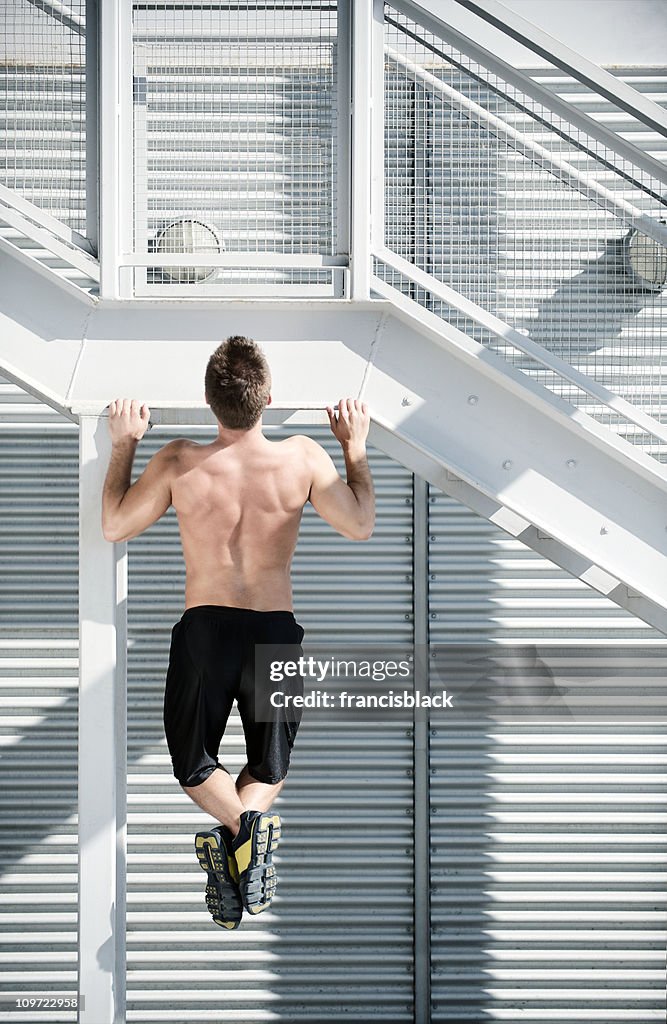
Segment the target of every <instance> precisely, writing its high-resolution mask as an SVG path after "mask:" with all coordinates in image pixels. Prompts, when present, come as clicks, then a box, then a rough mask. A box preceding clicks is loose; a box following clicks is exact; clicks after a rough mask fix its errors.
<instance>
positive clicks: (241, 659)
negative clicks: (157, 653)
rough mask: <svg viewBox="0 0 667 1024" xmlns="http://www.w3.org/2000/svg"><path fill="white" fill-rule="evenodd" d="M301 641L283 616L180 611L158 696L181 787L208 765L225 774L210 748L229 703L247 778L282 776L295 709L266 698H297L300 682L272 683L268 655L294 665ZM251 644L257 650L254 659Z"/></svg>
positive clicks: (206, 608)
mask: <svg viewBox="0 0 667 1024" xmlns="http://www.w3.org/2000/svg"><path fill="white" fill-rule="evenodd" d="M303 636H304V631H303V628H302V627H301V626H300V625H299V623H298V622H297V621H296V619H295V618H294V615H293V614H292V612H289V611H272V612H258V611H253V610H251V609H247V608H232V607H227V606H226V605H217V604H204V605H196V606H194V607H192V608H186V610H185V611H184V613H183V615H182V616H181V618H180V619H179V621H178V622H177V623H176V625H175V626H174V627H173V629H172V631H171V647H170V651H169V668H168V670H167V679H166V685H165V691H164V730H165V734H166V737H167V745H168V747H169V753H170V754H171V761H172V765H173V769H174V775H175V776H176V778H177V779H178V781H179V782H180V783H181V785H183V786H198V785H200V784H201V783H202V782H204V781H205V780H206V779H207V778H208V776H209V775H210V774H211V773H212V772H214V771H215V769H216V768H222V769H223V771H226V770H227V769H226V768H224V766H223V765H221V764H220V762H219V761H218V750H219V748H220V741H221V739H222V735H223V733H224V731H225V726H226V725H227V720H228V718H229V714H230V712H231V710H232V704H233V702H234V701H235V700H236V702H237V704H238V709H239V714H240V716H241V722H242V723H243V732H244V734H245V743H246V753H247V757H248V771H249V772H250V774H251V775H252V777H253V778H255V779H257V780H258V781H259V782H266V783H270V784H271V783H275V782H279V781H280V780H281V779H283V778H284V777H285V776H286V775H287V769H288V767H289V760H290V753H291V751H292V745H293V744H294V739H295V737H296V732H297V729H298V727H299V722H300V720H301V709H300V708H294V706H293V704H291V703H290V702H286V701H285V700H284V698H280V700H279V703H280V704H281V705H283V706H279V707H274V706H273V704H274V702H275V700H276V699H275V698H274V701H271V700H270V694H271V693H272V692H274V691H277V690H280V691H283V692H285V691H287V690H289V693H290V694H292V695H296V694H303V677H302V676H292V677H290V678H289V679H286V680H285V681H284V682H280V683H279V684H277V683H275V682H272V681H271V679H270V671H269V665H270V662H271V660H272V659H271V658H270V657H269V654H271V653H272V652H274V651H275V654H276V656H277V658H278V659H279V660H281V661H284V660H298V658H299V657H300V656H301V655H302V653H303V651H302V648H301V641H302V640H303ZM256 644H262V645H265V646H262V647H261V648H259V649H258V653H257V655H256V650H255V645H256ZM268 645H270V646H268ZM267 652H268V654H267ZM285 704H287V705H288V706H286V707H285V706H284V705H285Z"/></svg>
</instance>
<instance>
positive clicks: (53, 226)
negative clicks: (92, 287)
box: [0, 182, 92, 256]
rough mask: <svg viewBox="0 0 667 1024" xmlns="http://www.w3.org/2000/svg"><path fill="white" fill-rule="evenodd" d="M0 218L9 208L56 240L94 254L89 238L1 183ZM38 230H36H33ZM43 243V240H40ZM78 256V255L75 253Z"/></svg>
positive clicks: (29, 227)
mask: <svg viewBox="0 0 667 1024" xmlns="http://www.w3.org/2000/svg"><path fill="white" fill-rule="evenodd" d="M0 203H2V204H3V206H0V216H3V215H4V208H5V207H9V208H10V209H12V210H14V211H15V212H16V213H17V214H18V215H19V216H21V217H22V218H24V219H25V220H27V221H34V222H35V224H36V225H37V226H38V227H41V228H44V229H45V231H49V232H50V233H51V234H52V235H54V236H55V238H56V239H60V240H61V241H62V242H65V243H66V244H67V245H69V246H76V247H77V248H78V249H81V250H82V251H83V252H84V253H87V254H88V255H91V254H92V247H91V245H90V242H89V240H88V239H87V238H84V236H83V235H81V234H79V232H78V231H75V230H74V228H70V227H68V226H67V225H66V224H63V222H62V221H60V220H57V219H56V218H55V217H52V216H51V214H50V213H47V211H46V210H42V209H40V207H39V206H35V204H34V203H31V202H30V200H29V199H25V198H24V196H22V195H21V194H20V192H17V191H16V190H15V189H13V188H8V187H7V185H4V184H2V183H1V182H0ZM31 227H33V226H32V225H28V228H27V231H26V234H27V233H29V231H30V229H31ZM33 229H34V230H36V228H33ZM40 241H41V239H40ZM74 255H75V256H76V255H77V254H76V253H74Z"/></svg>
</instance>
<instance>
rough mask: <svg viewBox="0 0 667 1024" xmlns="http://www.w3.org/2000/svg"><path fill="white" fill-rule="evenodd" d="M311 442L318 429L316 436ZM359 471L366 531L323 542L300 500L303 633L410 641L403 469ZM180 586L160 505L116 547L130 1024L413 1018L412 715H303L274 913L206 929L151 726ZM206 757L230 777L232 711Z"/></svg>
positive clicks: (183, 805) (193, 821) (186, 811)
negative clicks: (122, 643) (125, 578)
mask: <svg viewBox="0 0 667 1024" xmlns="http://www.w3.org/2000/svg"><path fill="white" fill-rule="evenodd" d="M183 433H187V434H188V436H194V437H196V438H197V439H200V440H202V441H208V440H211V439H212V438H213V437H214V436H215V432H214V431H213V430H212V429H211V428H199V429H198V428H192V427H190V428H187V427H185V428H181V430H180V434H183ZM285 433H286V430H285V428H274V429H272V433H271V436H272V437H276V438H279V437H281V436H285ZM328 433H329V432H328V429H327V431H326V434H328ZM312 434H313V436H316V437H317V438H318V439H323V438H324V437H325V431H324V430H323V429H322V428H314V429H313V431H312ZM173 436H179V432H178V429H177V428H166V427H161V428H156V429H155V430H154V431H153V432H152V433H151V436H150V437H149V438H148V439H147V440H145V441H143V442H142V444H141V446H140V450H139V456H138V460H137V468H139V467H140V466H141V465H142V464H143V463H144V462H145V460H146V459H147V458H148V457H149V455H150V454H151V452H152V451H153V450H154V449H155V448H156V447H157V446H158V445H161V444H163V443H164V442H165V441H166V440H168V439H169V438H171V437H173ZM327 446H328V447H329V449H330V450H331V451H332V452H333V449H334V448H338V446H337V445H336V443H335V442H333V443H331V444H330V443H329V442H327ZM371 464H372V469H373V474H374V478H375V483H376V487H377V492H378V507H379V511H378V522H377V527H376V531H375V533H374V535H373V538H372V540H371V541H369V542H367V543H363V544H354V543H352V542H349V541H345V540H343V539H342V538H339V537H337V536H336V535H335V534H334V533H333V531H332V530H331V529H330V528H329V527H328V526H327V525H326V524H325V523H323V522H322V521H321V520H319V519H318V518H317V517H316V516H315V514H314V513H313V512H312V509H311V510H307V511H306V514H305V516H304V522H303V525H302V534H301V538H300V541H299V545H298V549H297V555H296V558H295V564H294V581H295V609H296V616H297V619H298V620H299V621H300V622H301V623H302V624H303V626H304V628H305V629H306V642H310V643H331V642H336V643H341V644H344V643H350V642H353V643H356V644H359V643H375V644H382V643H387V644H390V643H392V642H393V643H395V642H397V641H398V642H403V643H410V642H411V640H412V628H413V626H412V576H411V574H412V504H411V499H412V478H411V474H410V473H408V472H407V471H406V470H404V469H402V468H401V467H399V466H398V465H397V464H395V463H393V462H391V461H390V460H389V459H387V458H386V457H384V456H382V455H381V454H379V453H377V452H372V453H371ZM183 587H184V572H183V566H182V559H181V555H180V549H179V543H178V526H177V521H176V517H175V515H174V513H173V510H171V511H170V512H169V513H168V514H167V516H166V517H165V518H164V519H163V520H162V521H161V522H160V523H158V524H156V526H155V527H153V528H151V530H149V531H148V532H147V534H145V535H144V536H142V537H140V538H137V539H135V540H134V541H132V542H131V544H130V598H129V637H130V640H129V709H128V711H129V714H128V747H129V765H130V767H129V779H128V786H129V798H128V810H129V818H128V828H129V868H128V870H129V874H128V1017H127V1019H128V1021H131V1022H136V1024H148V1022H154V1021H159V1022H165V1021H178V1022H180V1024H186V1022H190V1021H196V1020H210V1021H215V1022H222V1021H231V1022H234V1024H238V1022H239V1021H240V1020H243V1021H268V1020H274V1021H303V1022H304V1024H314V1022H316V1021H317V1022H319V1021H324V1020H326V1021H343V1020H354V1021H362V1020H363V1021H366V1020H370V1019H376V1018H377V1019H378V1020H382V1021H405V1022H408V1021H411V1020H412V1019H413V1008H412V991H413V973H412V970H413V948H412V942H413V939H412V916H413V893H412V884H413V855H412V817H411V815H412V800H413V793H412V775H411V769H412V744H413V740H412V735H411V721H407V722H406V721H400V722H369V723H368V724H366V723H365V722H350V724H349V725H348V724H347V723H340V724H335V723H324V722H322V721H318V719H317V718H316V716H311V717H310V718H308V715H307V713H306V717H305V718H304V721H303V722H302V725H301V728H300V731H299V735H298V738H297V742H296V744H295V748H294V754H293V758H292V767H291V769H290V774H289V777H288V781H287V784H286V787H285V790H284V793H283V795H282V796H281V798H280V799H279V801H278V804H277V808H278V809H279V811H280V813H281V814H282V816H283V821H284V840H283V842H282V844H281V847H280V849H279V851H278V853H279V856H278V872H279V888H278V895H277V898H276V900H275V903H274V907H273V908H272V910H271V911H270V912H268V913H266V914H264V915H262V917H261V918H259V919H254V920H253V919H250V918H247V917H244V920H243V922H242V924H241V927H240V928H239V929H238V930H237V931H234V932H230V933H224V932H222V930H221V929H219V928H216V927H215V926H214V925H213V924H212V923H211V921H210V917H209V915H208V913H207V911H206V908H205V905H204V898H203V888H204V881H205V879H204V876H203V874H202V872H201V869H200V868H199V866H198V864H197V862H196V859H195V857H194V853H193V842H192V840H193V835H194V832H195V831H196V830H197V828H199V827H201V825H202V824H204V823H205V822H206V821H207V820H209V819H207V816H206V815H204V814H203V813H202V812H201V811H199V810H198V809H197V808H196V807H195V805H194V804H192V803H191V802H190V801H189V799H188V797H186V796H185V794H184V793H183V792H182V790H181V789H180V787H179V786H178V783H177V782H176V780H175V779H174V778H173V775H172V773H171V763H170V760H169V755H168V751H167V748H166V743H165V741H164V736H163V727H162V696H163V692H164V676H165V672H166V665H167V655H168V646H169V630H170V629H171V626H172V625H173V623H174V622H176V620H177V619H178V617H179V616H180V614H181V612H182V608H183ZM220 756H221V760H222V761H223V763H224V764H226V765H227V766H228V767H229V769H230V770H231V771H238V770H239V769H240V768H241V767H242V765H243V763H244V756H243V742H242V731H241V728H240V722H239V720H238V719H237V717H236V716H234V718H233V720H232V722H231V725H230V730H229V733H228V735H227V736H226V737H225V738H224V739H223V744H222V749H221V755H220Z"/></svg>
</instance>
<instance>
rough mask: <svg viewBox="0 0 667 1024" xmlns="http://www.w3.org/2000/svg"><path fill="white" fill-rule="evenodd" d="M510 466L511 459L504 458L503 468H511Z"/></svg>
mask: <svg viewBox="0 0 667 1024" xmlns="http://www.w3.org/2000/svg"><path fill="white" fill-rule="evenodd" d="M511 468H512V460H511V459H505V461H504V462H503V469H511Z"/></svg>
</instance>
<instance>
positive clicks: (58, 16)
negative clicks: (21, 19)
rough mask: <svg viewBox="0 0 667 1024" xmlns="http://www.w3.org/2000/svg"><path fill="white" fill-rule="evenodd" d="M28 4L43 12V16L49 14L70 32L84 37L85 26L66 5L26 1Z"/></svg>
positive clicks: (56, 0) (52, 0)
mask: <svg viewBox="0 0 667 1024" xmlns="http://www.w3.org/2000/svg"><path fill="white" fill-rule="evenodd" d="M28 3H29V4H32V5H33V7H37V8H38V9H39V10H40V11H44V13H45V14H50V15H51V17H52V18H54V19H55V20H56V21H59V22H60V24H61V25H64V26H65V27H66V28H68V29H69V30H70V31H71V32H75V33H76V35H78V36H85V34H86V25H85V22H84V21H83V19H82V18H80V17H79V15H78V14H75V13H74V11H72V10H70V8H69V7H68V6H67V5H66V4H63V3H60V0H28Z"/></svg>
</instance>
